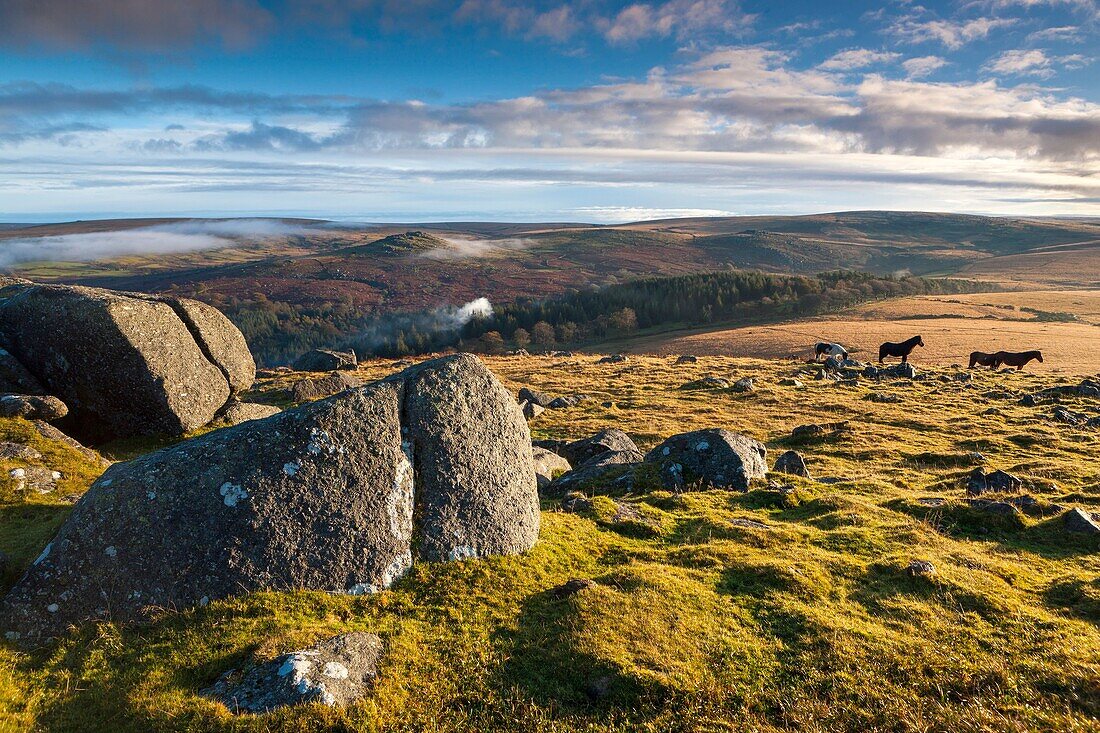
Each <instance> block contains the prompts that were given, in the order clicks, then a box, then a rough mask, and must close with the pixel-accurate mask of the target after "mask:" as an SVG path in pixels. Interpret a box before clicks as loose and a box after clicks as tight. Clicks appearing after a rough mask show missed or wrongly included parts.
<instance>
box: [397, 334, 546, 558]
mask: <svg viewBox="0 0 1100 733" xmlns="http://www.w3.org/2000/svg"><path fill="white" fill-rule="evenodd" d="M390 379H391V380H392V379H394V378H392V377H391V378H390ZM397 379H399V380H402V381H404V383H405V404H404V413H403V422H402V428H403V432H402V435H403V436H404V440H405V443H406V445H407V446H408V447H409V449H410V450H411V452H412V455H413V465H414V467H415V468H416V485H417V491H416V509H417V516H418V517H420V519H421V522H422V525H421V532H420V537H419V544H418V545H417V549H418V552H419V557H421V558H423V559H425V560H455V559H461V558H464V557H481V556H484V555H499V554H509V553H516V552H523V551H524V550H527V549H529V548H530V547H531V546H532V545H534V544H535V540H536V539H538V533H539V518H540V515H539V503H538V491H537V488H536V482H535V469H534V463H533V460H532V457H531V433H530V432H529V431H528V429H527V421H526V420H525V419H524V417H523V414H522V413H521V412H520V409H519V406H518V405H517V404H516V402H515V400H514V399H513V398H512V395H511V393H510V392H509V391H508V390H507V389H505V387H504V385H502V384H501V383H500V382H499V381H498V380H497V378H496V377H495V376H493V373H492V372H490V371H489V370H488V369H486V368H485V365H484V364H482V363H481V361H480V360H478V358H477V357H475V356H472V355H470V354H456V355H453V356H447V357H443V358H441V359H435V360H433V361H429V362H423V363H421V364H419V365H417V366H413V367H409V368H408V369H406V370H405V371H404V372H402V373H401V374H400V375H398V377H397Z"/></svg>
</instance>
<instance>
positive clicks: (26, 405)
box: [0, 394, 69, 422]
mask: <svg viewBox="0 0 1100 733" xmlns="http://www.w3.org/2000/svg"><path fill="white" fill-rule="evenodd" d="M68 414H69V408H68V407H66V406H65V403H64V402H62V401H61V400H59V399H57V398H56V397H52V396H50V395H22V394H6V395H2V396H0V417H22V418H26V419H27V420H45V421H47V422H52V421H54V420H60V419H61V418H63V417H65V416H66V415H68Z"/></svg>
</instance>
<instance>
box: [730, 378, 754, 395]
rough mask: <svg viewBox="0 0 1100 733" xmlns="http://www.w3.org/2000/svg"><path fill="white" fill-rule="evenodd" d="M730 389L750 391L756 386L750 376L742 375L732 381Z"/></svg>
mask: <svg viewBox="0 0 1100 733" xmlns="http://www.w3.org/2000/svg"><path fill="white" fill-rule="evenodd" d="M731 389H733V391H734V392H752V391H754V390H755V389H756V387H755V386H754V385H753V381H752V377H744V378H743V379H738V380H737V381H736V382H734V383H733V386H732V387H731Z"/></svg>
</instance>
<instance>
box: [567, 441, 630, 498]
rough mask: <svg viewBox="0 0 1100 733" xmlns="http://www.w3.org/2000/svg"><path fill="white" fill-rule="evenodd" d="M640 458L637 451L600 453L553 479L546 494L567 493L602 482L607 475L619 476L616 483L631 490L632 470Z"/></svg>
mask: <svg viewBox="0 0 1100 733" xmlns="http://www.w3.org/2000/svg"><path fill="white" fill-rule="evenodd" d="M642 457H643V456H642V454H641V452H640V451H638V450H637V449H635V450H613V451H606V452H604V453H600V454H599V455H597V456H594V457H592V458H589V459H588V460H587V461H584V462H583V463H581V464H579V465H574V467H573V470H571V471H569V472H568V473H565V474H563V475H561V476H559V477H558V478H556V479H554V480H553V481H552V482H550V484H549V485H548V486H547V487H546V492H547V493H549V494H551V495H557V494H560V493H562V492H568V491H570V490H572V489H574V488H576V487H579V486H585V485H587V484H590V483H592V482H595V481H602V480H604V479H605V478H606V477H607V476H608V474H619V475H618V476H616V478H615V480H616V483H619V482H621V485H622V486H623V487H624V488H631V487H632V486H633V480H634V472H633V469H634V468H635V467H636V466H637V465H638V464H639V463H641V462H642Z"/></svg>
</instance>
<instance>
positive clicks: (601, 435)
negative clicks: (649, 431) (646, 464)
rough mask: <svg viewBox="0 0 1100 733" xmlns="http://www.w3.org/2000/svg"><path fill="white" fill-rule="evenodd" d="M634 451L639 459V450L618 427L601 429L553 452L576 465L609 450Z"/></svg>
mask: <svg viewBox="0 0 1100 733" xmlns="http://www.w3.org/2000/svg"><path fill="white" fill-rule="evenodd" d="M551 450H553V449H551ZM613 451H614V452H621V453H635V454H637V455H638V460H641V451H640V450H638V446H637V445H635V444H634V441H633V440H631V439H630V436H629V435H627V434H626V433H624V432H623V431H622V430H619V429H618V428H608V429H606V430H601V431H600V432H598V433H596V434H595V435H593V436H592V437H589V438H581V439H580V440H575V441H573V442H572V443H566V444H564V445H561V446H559V447H558V449H557V450H556V451H554V452H555V453H557V454H558V455H560V456H562V457H563V458H565V460H567V461H569V463H570V464H571V465H572V466H573V467H574V468H576V467H578V466H580V465H581V464H583V463H585V462H586V461H588V460H591V459H592V458H595V457H596V456H598V455H600V454H602V453H609V452H613Z"/></svg>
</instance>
